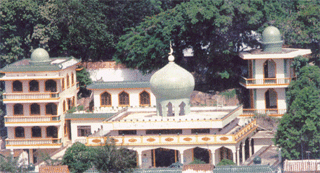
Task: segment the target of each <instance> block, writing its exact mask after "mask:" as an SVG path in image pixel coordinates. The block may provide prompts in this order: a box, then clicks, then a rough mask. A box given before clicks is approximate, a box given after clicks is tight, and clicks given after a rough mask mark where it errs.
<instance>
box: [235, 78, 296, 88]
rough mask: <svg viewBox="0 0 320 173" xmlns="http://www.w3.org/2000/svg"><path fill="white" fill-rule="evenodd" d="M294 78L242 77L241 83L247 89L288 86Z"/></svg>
mask: <svg viewBox="0 0 320 173" xmlns="http://www.w3.org/2000/svg"><path fill="white" fill-rule="evenodd" d="M291 79H292V78H262V79H255V78H245V77H241V78H240V85H242V86H244V87H245V88H247V89H254V88H270V87H272V88H287V87H288V86H289V84H290V82H291Z"/></svg>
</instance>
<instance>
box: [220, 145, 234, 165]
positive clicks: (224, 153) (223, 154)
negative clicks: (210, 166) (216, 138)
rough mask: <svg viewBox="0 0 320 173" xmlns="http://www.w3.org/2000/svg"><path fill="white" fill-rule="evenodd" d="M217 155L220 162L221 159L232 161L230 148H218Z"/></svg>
mask: <svg viewBox="0 0 320 173" xmlns="http://www.w3.org/2000/svg"><path fill="white" fill-rule="evenodd" d="M219 155H220V158H219V162H221V160H222V159H228V160H232V161H233V153H232V150H230V149H229V148H226V147H221V148H220V149H219Z"/></svg>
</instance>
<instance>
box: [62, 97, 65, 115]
mask: <svg viewBox="0 0 320 173" xmlns="http://www.w3.org/2000/svg"><path fill="white" fill-rule="evenodd" d="M62 110H63V112H66V101H65V100H63V102H62Z"/></svg>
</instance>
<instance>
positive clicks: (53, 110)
mask: <svg viewBox="0 0 320 173" xmlns="http://www.w3.org/2000/svg"><path fill="white" fill-rule="evenodd" d="M46 114H47V115H57V105H56V104H54V103H48V104H47V105H46Z"/></svg>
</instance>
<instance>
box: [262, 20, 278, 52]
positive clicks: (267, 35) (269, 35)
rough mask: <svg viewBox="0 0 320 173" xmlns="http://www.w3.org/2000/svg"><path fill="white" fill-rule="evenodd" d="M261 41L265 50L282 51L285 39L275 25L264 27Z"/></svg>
mask: <svg viewBox="0 0 320 173" xmlns="http://www.w3.org/2000/svg"><path fill="white" fill-rule="evenodd" d="M261 43H262V49H263V51H264V52H281V51H282V43H283V40H281V34H280V31H279V29H278V28H276V27H274V26H268V27H267V28H266V29H264V31H263V32H262V42H261Z"/></svg>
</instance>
